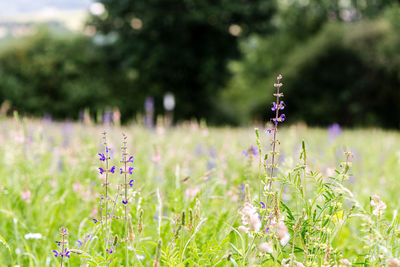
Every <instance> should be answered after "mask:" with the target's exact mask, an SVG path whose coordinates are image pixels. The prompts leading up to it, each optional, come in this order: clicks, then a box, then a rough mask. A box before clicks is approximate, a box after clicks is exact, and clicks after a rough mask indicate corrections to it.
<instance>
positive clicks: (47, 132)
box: [0, 117, 400, 266]
mask: <svg viewBox="0 0 400 267" xmlns="http://www.w3.org/2000/svg"><path fill="white" fill-rule="evenodd" d="M1 123H2V127H1V128H0V140H1V141H2V142H1V143H0V259H1V260H0V265H1V266H3V265H4V266H15V265H19V266H59V265H60V258H59V257H57V258H56V257H54V253H53V252H52V251H53V250H57V247H58V245H57V243H55V241H57V240H58V237H59V235H58V233H59V229H60V228H61V227H66V228H68V230H69V234H68V242H69V243H68V249H69V250H70V251H71V252H70V257H69V258H66V257H64V260H63V264H64V266H81V265H85V264H88V265H90V266H97V265H98V266H107V265H109V266H120V265H125V266H126V265H129V266H151V265H153V266H194V265H197V266H225V265H229V264H231V265H233V266H243V265H248V266H256V265H261V266H269V265H285V264H287V265H292V266H293V265H297V266H301V265H300V264H303V265H304V266H320V265H332V266H334V265H347V264H348V263H351V264H359V265H363V264H364V265H375V266H379V265H384V264H388V265H390V264H391V265H390V266H398V265H396V264H398V261H397V258H399V253H400V250H399V236H400V234H399V233H400V229H399V225H398V224H399V219H398V216H397V211H396V208H397V207H398V206H399V204H400V200H399V198H398V197H397V195H398V191H399V189H400V184H399V183H398V182H397V181H398V179H399V178H400V177H399V173H400V164H399V163H400V141H399V137H400V135H399V133H398V132H389V131H382V130H379V129H366V130H362V129H355V130H342V132H341V133H340V135H336V136H332V135H330V134H329V133H328V131H327V130H325V129H316V128H313V129H310V128H307V127H306V126H304V125H294V126H290V127H288V126H287V127H282V128H281V129H280V131H279V140H280V145H279V151H280V154H279V157H277V169H276V171H275V174H274V177H276V179H274V183H273V186H272V188H271V193H270V195H269V196H270V197H269V198H268V197H267V196H265V195H264V193H265V192H264V188H263V186H260V185H261V180H264V178H265V176H266V175H267V174H268V173H266V172H265V171H267V172H268V171H269V170H268V166H267V168H266V170H265V168H264V166H263V165H264V155H265V154H266V153H267V152H266V151H269V150H270V141H271V139H270V138H271V136H270V135H269V134H266V133H264V131H261V130H260V131H259V137H258V139H257V137H255V136H254V130H253V129H246V128H241V129H231V128H208V127H206V126H204V125H203V126H201V127H200V126H199V125H197V124H195V123H193V124H190V125H182V126H179V127H177V128H174V129H165V131H159V132H153V131H149V130H146V129H144V128H142V127H141V126H137V125H130V126H127V127H122V128H121V127H119V126H118V127H117V126H115V127H111V128H109V129H106V130H107V136H108V139H107V140H108V141H107V142H108V146H109V147H111V148H112V150H111V154H110V156H111V159H110V166H111V165H115V166H118V167H119V166H121V162H120V161H121V157H120V155H121V150H120V146H121V133H122V132H124V133H126V137H127V139H126V140H127V144H126V147H127V151H129V153H131V154H134V155H135V172H134V179H135V183H134V186H133V187H130V186H129V188H128V191H127V196H125V193H124V192H123V191H118V189H117V185H121V184H126V181H125V180H124V179H123V175H122V176H121V174H119V171H118V170H119V168H117V169H116V174H114V175H112V176H110V182H111V184H114V185H113V186H111V187H110V188H111V189H110V190H112V193H113V194H115V193H116V192H121V193H122V192H123V194H122V195H118V194H117V195H118V199H119V201H116V202H117V205H116V206H115V216H116V217H118V218H119V219H115V220H113V223H112V226H111V228H110V229H111V230H110V231H111V232H110V233H111V234H110V236H111V237H113V239H112V242H111V237H108V238H105V237H104V235H102V234H101V233H102V231H101V224H100V223H97V224H96V223H94V221H93V219H94V218H95V219H99V218H101V217H100V215H99V209H98V207H99V197H101V194H103V192H104V187H103V186H102V184H103V183H104V182H105V179H104V178H105V177H104V175H100V174H99V173H98V167H99V160H98V158H99V157H98V155H97V154H98V153H101V152H100V151H102V149H104V147H103V148H102V139H101V133H102V132H103V130H104V129H103V127H102V126H90V127H88V126H83V125H80V124H73V123H43V122H41V121H35V120H24V119H22V120H21V119H19V118H17V117H16V118H14V119H3V120H2V122H1ZM266 128H270V127H266ZM260 129H262V128H260ZM303 140H304V143H302V141H303ZM257 141H258V142H259V144H260V146H259V147H260V149H258V148H257V149H252V151H253V152H254V150H257V151H258V153H255V152H254V153H253V152H252V153H247V154H248V155H247V156H246V155H245V154H246V153H244V154H243V153H242V151H243V150H247V149H248V148H249V147H251V146H255V145H257ZM346 151H347V152H352V157H350V154H347V155H346V154H345V152H346ZM260 155H261V157H260ZM347 156H348V158H347ZM260 162H261V168H260ZM350 163H351V164H350ZM350 165H351V166H350ZM335 170H336V171H335ZM107 179H108V178H107ZM246 185H247V186H246ZM120 189H121V190H122V189H123V187H120ZM375 195H376V196H375ZM378 196H379V197H378ZM114 199H115V198H114ZM123 199H128V200H129V202H128V205H127V206H126V207H127V212H128V215H127V221H124V218H125V216H124V214H125V205H124V204H123V203H122V200H123ZM260 202H263V204H264V205H265V208H264V207H263V204H261V203H260ZM246 203H247V204H246ZM382 203H385V205H386V208H384V205H383V204H382ZM246 207H247V208H246ZM244 208H246V210H243V209H244ZM243 214H244V216H247V215H246V214H248V215H250V216H248V217H249V218H253V219H254V218H259V220H260V223H261V225H260V226H259V227H258V226H257V225H255V227H254V228H253V230H252V231H249V232H247V233H245V232H241V231H240V230H239V227H240V226H241V225H242V224H243V221H242V218H241V217H242V216H243ZM271 214H272V216H271ZM126 222H128V223H127V224H126ZM127 227H128V231H127V230H126V228H127ZM246 227H248V226H246ZM268 227H269V230H267V231H265V230H266V229H267V228H268ZM256 230H257V231H256ZM126 233H127V234H126ZM115 239H116V240H117V241H115ZM104 240H107V242H111V246H113V245H115V249H114V250H113V253H111V254H110V253H107V251H106V249H109V247H107V245H105V246H104V245H103V244H105V243H104ZM127 251H128V252H127ZM127 261H128V263H127Z"/></svg>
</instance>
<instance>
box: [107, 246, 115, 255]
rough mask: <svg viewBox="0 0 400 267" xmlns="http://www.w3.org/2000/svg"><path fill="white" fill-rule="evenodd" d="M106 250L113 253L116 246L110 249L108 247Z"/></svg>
mask: <svg viewBox="0 0 400 267" xmlns="http://www.w3.org/2000/svg"><path fill="white" fill-rule="evenodd" d="M106 251H107V252H108V253H110V254H112V253H113V252H114V247H113V246H111V248H110V249H106Z"/></svg>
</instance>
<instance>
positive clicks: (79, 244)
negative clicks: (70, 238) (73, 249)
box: [76, 240, 82, 248]
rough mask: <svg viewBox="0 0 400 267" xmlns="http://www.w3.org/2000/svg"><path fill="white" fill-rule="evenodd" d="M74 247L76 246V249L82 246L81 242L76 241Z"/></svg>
mask: <svg viewBox="0 0 400 267" xmlns="http://www.w3.org/2000/svg"><path fill="white" fill-rule="evenodd" d="M76 245H77V246H78V248H80V247H81V246H82V242H81V241H80V240H78V241H76Z"/></svg>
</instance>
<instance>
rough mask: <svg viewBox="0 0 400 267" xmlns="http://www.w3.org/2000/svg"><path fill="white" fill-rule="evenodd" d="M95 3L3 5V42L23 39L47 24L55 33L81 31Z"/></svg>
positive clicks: (66, 0) (40, 0)
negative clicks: (4, 40)
mask: <svg viewBox="0 0 400 267" xmlns="http://www.w3.org/2000/svg"><path fill="white" fill-rule="evenodd" d="M92 2H94V1H92V0H35V1H32V0H13V1H0V39H4V38H9V37H20V36H24V35H29V34H31V33H33V32H34V29H35V27H36V26H37V25H38V24H40V25H43V24H47V25H48V26H49V27H50V28H51V29H53V30H54V31H58V32H59V33H62V32H63V31H65V30H72V31H80V30H82V28H83V25H84V22H85V19H86V17H87V10H88V8H89V6H90V4H91V3H92Z"/></svg>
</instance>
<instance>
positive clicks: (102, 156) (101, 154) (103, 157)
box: [98, 153, 106, 161]
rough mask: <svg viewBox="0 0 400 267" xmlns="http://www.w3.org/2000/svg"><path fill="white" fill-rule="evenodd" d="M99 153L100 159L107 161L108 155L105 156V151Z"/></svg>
mask: <svg viewBox="0 0 400 267" xmlns="http://www.w3.org/2000/svg"><path fill="white" fill-rule="evenodd" d="M98 155H99V156H100V160H101V161H105V160H106V156H104V154H103V153H99V154H98Z"/></svg>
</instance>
